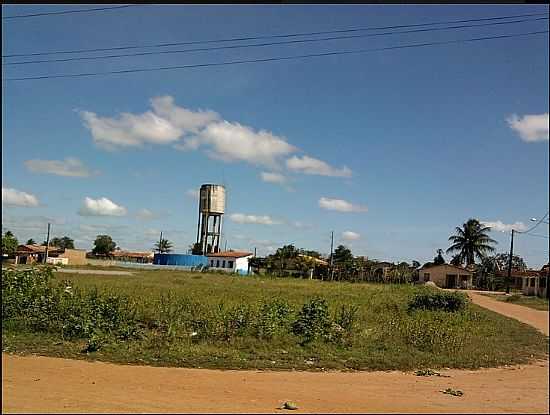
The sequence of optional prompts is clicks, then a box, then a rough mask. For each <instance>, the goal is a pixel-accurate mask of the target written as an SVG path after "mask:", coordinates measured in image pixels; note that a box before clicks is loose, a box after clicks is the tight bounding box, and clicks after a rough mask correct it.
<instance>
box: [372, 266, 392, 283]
mask: <svg viewBox="0 0 550 415" xmlns="http://www.w3.org/2000/svg"><path fill="white" fill-rule="evenodd" d="M393 267H394V264H393V263H392V262H387V261H380V262H376V264H375V265H374V276H375V277H377V278H378V279H383V280H385V279H386V278H388V277H389V275H390V272H391V270H392V268H393Z"/></svg>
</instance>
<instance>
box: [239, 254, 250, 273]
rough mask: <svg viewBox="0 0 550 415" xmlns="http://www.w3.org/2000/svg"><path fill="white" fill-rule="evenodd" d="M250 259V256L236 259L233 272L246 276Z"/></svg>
mask: <svg viewBox="0 0 550 415" xmlns="http://www.w3.org/2000/svg"><path fill="white" fill-rule="evenodd" d="M249 258H252V255H250V256H247V257H242V258H236V261H235V265H236V267H235V271H236V272H238V273H240V274H248V259H249Z"/></svg>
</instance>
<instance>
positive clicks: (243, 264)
mask: <svg viewBox="0 0 550 415" xmlns="http://www.w3.org/2000/svg"><path fill="white" fill-rule="evenodd" d="M249 258H252V255H250V256H247V257H241V258H232V257H215V256H209V257H208V266H209V267H210V269H214V270H218V271H226V272H238V273H239V274H247V273H248V259H249ZM212 261H214V262H212ZM218 261H220V266H218ZM224 261H225V267H224V266H223V264H224ZM229 261H233V266H232V267H228V265H229V264H228V262H229Z"/></svg>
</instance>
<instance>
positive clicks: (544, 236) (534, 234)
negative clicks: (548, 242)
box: [519, 232, 550, 239]
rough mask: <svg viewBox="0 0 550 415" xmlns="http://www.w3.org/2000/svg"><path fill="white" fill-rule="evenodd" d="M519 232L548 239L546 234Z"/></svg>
mask: <svg viewBox="0 0 550 415" xmlns="http://www.w3.org/2000/svg"><path fill="white" fill-rule="evenodd" d="M519 233H521V234H522V235H527V236H537V237H539V238H545V239H550V237H549V236H546V235H539V234H537V233H522V232H519Z"/></svg>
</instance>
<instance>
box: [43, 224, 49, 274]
mask: <svg viewBox="0 0 550 415" xmlns="http://www.w3.org/2000/svg"><path fill="white" fill-rule="evenodd" d="M49 246H50V223H49V222H48V235H47V236H46V253H45V254H44V264H45V263H46V262H47V260H48V248H49Z"/></svg>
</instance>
